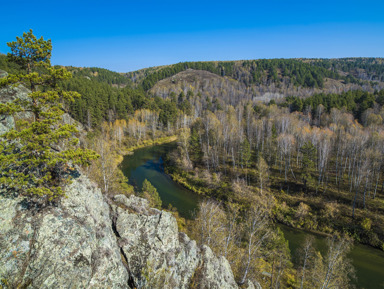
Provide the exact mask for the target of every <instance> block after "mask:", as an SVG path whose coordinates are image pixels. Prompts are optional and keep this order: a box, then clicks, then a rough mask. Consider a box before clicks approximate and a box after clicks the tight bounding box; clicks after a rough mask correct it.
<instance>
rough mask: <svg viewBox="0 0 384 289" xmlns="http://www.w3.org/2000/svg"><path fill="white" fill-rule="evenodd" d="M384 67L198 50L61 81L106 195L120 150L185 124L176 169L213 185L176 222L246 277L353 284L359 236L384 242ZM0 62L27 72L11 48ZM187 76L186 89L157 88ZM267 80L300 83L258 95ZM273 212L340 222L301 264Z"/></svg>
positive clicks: (290, 219)
mask: <svg viewBox="0 0 384 289" xmlns="http://www.w3.org/2000/svg"><path fill="white" fill-rule="evenodd" d="M383 67H384V65H383V63H382V59H374V58H347V59H318V60H314V59H288V60H287V59H273V60H250V61H234V62H187V63H179V64H175V65H171V66H164V67H158V68H151V69H147V70H146V69H144V70H141V71H138V72H132V73H128V74H126V75H122V74H119V73H115V72H111V71H108V70H105V69H98V68H75V67H68V70H69V71H71V72H72V74H73V78H72V79H70V80H66V81H63V82H61V83H60V87H61V88H62V89H65V90H71V91H77V92H79V93H80V94H81V95H82V98H80V99H78V100H76V101H75V102H74V103H73V104H67V106H66V108H67V110H68V112H69V113H70V114H71V115H72V116H73V117H74V118H75V119H76V120H78V121H80V122H81V123H82V124H83V125H84V126H85V127H86V129H87V130H88V131H89V133H88V138H89V139H88V146H90V147H92V148H94V149H95V150H97V151H98V152H99V153H100V155H101V158H100V159H99V160H98V163H97V164H96V165H94V166H93V167H92V168H91V171H90V173H91V174H93V175H94V176H96V177H95V179H96V180H97V181H98V182H99V184H100V186H101V187H102V188H103V191H104V192H105V193H106V194H113V193H114V190H116V191H119V192H120V191H121V186H120V187H119V184H120V183H125V181H126V180H124V179H123V178H122V177H121V174H120V175H119V174H118V173H117V170H116V165H115V164H114V161H113V160H112V161H111V160H110V158H113V155H114V152H111V150H112V149H113V150H115V151H122V150H123V148H124V147H130V146H135V145H137V144H141V143H145V142H146V141H148V140H154V139H158V138H162V137H167V136H173V135H177V136H178V149H177V151H175V152H174V153H173V154H171V155H170V156H169V158H168V159H167V161H166V168H167V171H168V173H169V174H170V175H171V176H172V178H173V179H174V180H175V181H177V182H179V183H180V184H182V185H184V186H185V187H187V188H189V189H190V190H192V191H194V192H196V193H199V194H201V195H203V196H204V197H205V198H206V201H204V202H202V204H201V205H200V210H199V212H198V214H197V216H196V220H191V221H185V220H184V221H183V220H181V221H180V224H181V225H180V224H179V225H180V226H181V227H183V229H184V230H186V231H188V233H189V234H191V235H192V236H193V237H194V238H196V239H197V240H198V242H199V244H208V245H209V246H211V247H212V249H213V250H214V252H215V253H216V254H218V255H222V256H225V257H226V258H227V259H228V260H229V261H230V264H231V266H232V268H233V270H234V273H235V277H236V279H237V280H238V282H239V284H242V282H244V280H245V279H246V278H254V279H255V280H259V281H260V280H261V283H262V284H263V286H266V287H270V288H281V287H283V288H285V287H289V288H321V286H322V285H324V284H328V285H329V286H334V287H338V288H349V285H348V284H349V282H350V279H351V277H352V275H353V274H352V272H351V270H350V269H351V266H350V265H349V262H348V260H347V259H346V254H347V253H348V250H349V249H350V247H351V244H352V241H351V240H352V239H354V240H356V241H359V242H362V243H366V244H369V245H371V246H374V247H376V248H379V249H382V250H384V242H383V240H384V213H383V212H384V205H383V196H384V195H383V194H384V175H383V173H384V158H383V155H384V151H383V142H384V109H383V105H384V90H383V89H382V88H383V87H384V86H383V83H382V81H383V77H384V76H383V74H384V70H383ZM0 69H2V70H5V71H9V72H12V73H22V71H21V70H20V67H18V66H17V65H16V64H14V63H12V62H9V61H8V60H7V58H6V57H5V56H3V55H0ZM195 71H198V75H199V77H200V78H199V77H197V75H196V73H195ZM201 71H204V72H203V73H202V72H201ZM191 73H192V74H191ZM180 75H181V76H180ZM212 75H214V76H212ZM176 76H177V77H184V78H183V79H182V81H181V85H182V88H181V89H179V90H178V89H176V86H175V87H174V88H172V89H171V90H164V93H162V94H161V95H160V94H159V93H156V92H158V91H160V88H159V85H162V86H163V88H164V87H168V86H169V85H170V84H172V83H176V82H177V79H176V78H175V77H176ZM191 77H192V81H190V82H188V78H191ZM205 80H209V81H210V82H209V81H208V82H206V83H205V82H204V81H205ZM330 82H332V83H333V84H335V85H336V83H337V84H338V85H341V86H338V88H340V87H341V89H330V87H329V83H330ZM191 83H192V84H194V85H191ZM197 87H198V88H197ZM266 87H269V88H270V87H274V88H276V93H281V91H282V89H283V87H285V88H289V89H286V90H285V93H284V94H281V97H280V98H278V99H277V98H262V97H260V98H258V97H257V96H260V93H261V92H262V93H265V92H266V91H267V90H264V89H265V88H266ZM163 88H162V89H163ZM256 90H258V91H256ZM100 136H102V137H100ZM146 187H148V189H147V191H148V192H151V193H148V192H146V191H145V192H141V195H142V196H146V197H148V198H149V199H151V195H153V194H152V193H153V189H152V187H150V184H147V185H146ZM130 193H132V192H130ZM155 198H156V196H155ZM157 201H158V200H157ZM154 203H157V204H158V202H154ZM180 219H181V218H180ZM276 222H280V223H284V224H286V225H289V226H292V227H296V228H300V229H307V230H312V231H318V232H323V233H326V234H329V235H330V236H331V237H330V238H329V247H328V249H329V250H328V254H327V255H324V256H322V255H321V254H320V253H319V252H315V250H314V248H313V245H312V242H313V241H311V240H308V241H307V242H306V244H305V245H303V252H302V254H303V257H304V259H303V260H302V261H303V262H302V263H300V264H301V265H297V264H296V265H293V264H292V262H291V259H290V258H291V256H290V252H289V249H288V247H287V243H286V242H285V240H284V236H283V234H282V233H281V232H280V231H279V230H275V229H274V226H273V224H274V223H276ZM332 262H334V263H333V265H332V264H331V263H332ZM303 264H304V265H303ZM305 264H307V265H308V266H307V265H305ZM335 264H337V265H336V267H335V271H334V272H332V274H331V276H332V278H331V277H330V275H329V270H330V269H329V266H330V265H332V266H334V265H335ZM314 268H317V269H316V270H315V269H314ZM332 270H333V269H332ZM265 271H267V272H271V273H268V274H270V275H268V274H267V275H265V274H264V275H263V274H262V273H263V272H265ZM263 280H264V281H263ZM328 285H327V286H328ZM324 288H329V287H324Z"/></svg>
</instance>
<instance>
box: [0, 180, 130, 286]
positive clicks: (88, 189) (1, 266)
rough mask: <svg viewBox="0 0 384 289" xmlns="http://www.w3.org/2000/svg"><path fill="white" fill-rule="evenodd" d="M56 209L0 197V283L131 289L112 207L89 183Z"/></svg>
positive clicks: (74, 187)
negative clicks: (112, 215)
mask: <svg viewBox="0 0 384 289" xmlns="http://www.w3.org/2000/svg"><path fill="white" fill-rule="evenodd" d="M66 194H67V196H68V197H67V198H65V199H63V201H62V203H61V204H60V205H59V206H57V207H46V208H38V207H34V205H33V204H31V203H28V202H27V201H25V200H24V199H23V198H21V197H17V196H13V197H12V196H0V220H1V222H0V280H2V279H4V280H6V282H7V283H8V284H9V287H10V288H17V287H18V286H20V285H21V287H22V288H24V287H23V286H25V287H28V288H128V273H127V271H126V269H125V267H124V265H123V263H122V260H121V257H120V251H119V247H118V246H117V243H116V237H115V235H114V233H113V231H112V225H111V219H110V216H109V207H108V205H107V204H106V202H105V201H104V199H103V196H102V194H101V192H100V190H99V189H97V188H96V187H95V186H94V185H93V184H92V183H91V182H90V181H89V180H88V179H87V178H86V177H84V176H81V177H80V178H79V179H77V180H75V181H74V182H73V183H72V184H71V185H70V186H69V187H68V188H67V191H66Z"/></svg>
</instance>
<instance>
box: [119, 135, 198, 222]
mask: <svg viewBox="0 0 384 289" xmlns="http://www.w3.org/2000/svg"><path fill="white" fill-rule="evenodd" d="M175 148H176V143H174V142H173V143H168V144H162V145H156V146H151V147H147V148H142V149H138V150H135V151H134V154H133V155H127V156H125V157H124V160H123V162H122V163H121V169H122V171H123V173H124V174H125V176H127V177H128V180H129V183H130V184H131V185H133V186H135V187H136V188H137V189H139V190H140V189H141V187H142V184H143V181H144V180H145V179H147V180H148V181H150V182H151V184H152V185H153V186H154V187H155V188H156V189H157V191H158V192H159V195H160V198H161V200H162V202H163V207H164V208H168V206H169V204H171V205H172V206H173V207H175V208H177V210H178V211H179V213H180V215H181V216H182V217H185V218H191V217H192V215H193V211H194V210H195V209H197V206H198V202H199V196H198V195H197V194H195V193H193V192H191V191H189V190H187V189H186V188H184V187H182V186H181V185H179V184H177V183H175V182H174V181H173V180H172V179H171V178H170V177H169V176H168V175H167V174H165V173H164V166H163V164H164V157H165V156H166V154H167V153H169V152H170V151H172V150H173V149H175Z"/></svg>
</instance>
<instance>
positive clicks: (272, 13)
mask: <svg viewBox="0 0 384 289" xmlns="http://www.w3.org/2000/svg"><path fill="white" fill-rule="evenodd" d="M0 7H1V12H0V15H1V16H0V25H1V27H2V28H1V32H0V52H2V53H6V52H8V47H7V46H6V42H9V41H13V40H14V39H15V37H16V36H18V35H21V34H22V33H23V32H24V31H28V30H29V29H30V28H32V29H33V30H34V34H35V35H37V36H44V38H46V39H48V38H50V39H52V42H53V57H52V62H53V64H61V65H73V66H96V67H103V68H107V69H111V70H114V71H119V72H126V71H132V70H136V69H140V68H145V67H149V66H157V65H164V64H172V63H177V62H181V61H200V60H201V61H207V60H237V59H258V58H292V57H324V58H334V57H350V56H356V57H357V56H367V57H368V56H372V57H384V0H372V1H369V0H367V1H355V0H350V1H344V0H341V1H338V0H333V1H329V0H317V1H312V0H305V1H304V0H300V1H294V0H285V1H280V0H269V1H268V0H265V1H256V0H254V1H242V0H238V1H235V0H233V1H226V0H221V1H209V0H206V1H200V0H197V1H182V0H179V1H168V0H162V1H142V0H135V1H130V0H127V1H114V0H110V1H107V0H103V1H98V0H94V1H82V0H77V1H72V0H70V1H69V0H61V1H55V0H50V1H38V0H36V1H2V3H1V5H0Z"/></svg>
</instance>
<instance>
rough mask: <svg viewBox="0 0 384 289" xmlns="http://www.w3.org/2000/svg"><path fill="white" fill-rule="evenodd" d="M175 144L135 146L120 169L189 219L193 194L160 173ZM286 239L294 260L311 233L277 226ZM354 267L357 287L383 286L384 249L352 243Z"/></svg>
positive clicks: (321, 246)
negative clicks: (150, 188) (149, 185)
mask: <svg viewBox="0 0 384 289" xmlns="http://www.w3.org/2000/svg"><path fill="white" fill-rule="evenodd" d="M175 147H176V144H175V143H168V144H163V145H156V146H152V147H147V148H142V149H138V150H136V151H135V152H134V154H133V155H127V156H125V157H124V160H123V162H122V163H121V169H122V170H123V172H124V174H125V175H126V176H127V177H128V179H129V183H130V184H132V185H134V186H135V187H136V188H137V189H141V186H142V183H143V181H144V180H145V179H147V180H148V181H150V182H151V183H152V185H153V186H154V187H156V189H157V191H158V192H159V195H160V198H161V200H162V202H163V207H164V208H168V206H169V205H172V206H173V207H175V208H177V210H178V211H179V213H180V215H181V216H182V217H185V218H192V217H193V214H194V211H195V210H196V209H197V207H198V202H199V199H200V198H201V197H200V196H198V195H197V194H195V193H193V192H191V191H189V190H187V189H185V188H184V187H182V186H180V185H179V184H176V183H175V182H173V181H172V179H171V178H170V177H169V176H168V175H166V174H165V173H164V167H163V164H164V157H165V156H166V154H167V153H169V152H170V151H172V150H173V149H175ZM279 227H280V229H281V230H282V231H283V232H284V235H285V238H286V239H287V240H288V242H289V248H290V250H291V253H292V256H293V261H295V260H296V258H295V256H297V249H298V248H299V247H300V246H301V245H302V244H303V241H304V239H305V236H307V235H308V234H313V233H309V232H305V231H302V230H297V229H293V228H290V227H287V226H283V225H279ZM313 235H314V236H315V238H316V241H315V245H316V247H317V249H318V250H320V251H321V252H322V253H324V251H325V247H326V240H325V237H323V236H322V235H318V234H313ZM349 257H350V258H351V259H352V263H353V265H354V267H355V269H356V276H357V281H356V285H357V288H365V289H379V288H384V252H383V251H380V250H377V249H374V248H371V247H369V246H365V245H361V244H356V245H355V246H354V248H353V250H352V251H351V253H350V254H349Z"/></svg>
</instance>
